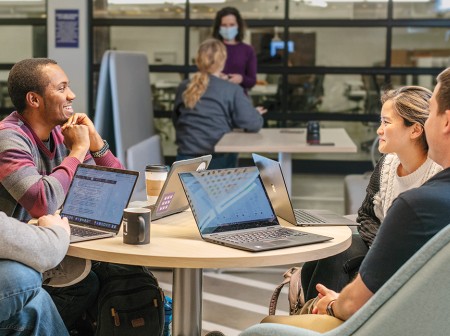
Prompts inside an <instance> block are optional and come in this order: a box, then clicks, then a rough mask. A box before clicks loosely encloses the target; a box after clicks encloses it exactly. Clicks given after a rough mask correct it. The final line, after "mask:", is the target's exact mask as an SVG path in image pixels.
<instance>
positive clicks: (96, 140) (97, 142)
mask: <svg viewBox="0 0 450 336" xmlns="http://www.w3.org/2000/svg"><path fill="white" fill-rule="evenodd" d="M74 125H83V126H86V127H87V129H88V131H89V142H90V144H89V147H88V148H89V150H90V151H91V152H97V151H98V150H100V149H101V148H102V147H103V145H104V143H103V139H102V137H101V136H100V134H98V132H97V130H96V129H95V126H94V123H93V122H92V121H91V119H89V117H88V116H87V115H86V114H84V113H74V114H73V115H72V116H71V117H70V118H69V119H68V120H67V122H66V123H65V124H64V125H63V126H62V127H61V130H62V131H63V132H64V131H65V130H66V129H67V128H69V127H70V126H74Z"/></svg>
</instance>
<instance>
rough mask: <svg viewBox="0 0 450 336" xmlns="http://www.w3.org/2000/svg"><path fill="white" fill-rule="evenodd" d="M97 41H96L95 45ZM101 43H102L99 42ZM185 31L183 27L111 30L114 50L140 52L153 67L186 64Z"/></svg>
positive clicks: (115, 28)
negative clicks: (145, 55)
mask: <svg viewBox="0 0 450 336" xmlns="http://www.w3.org/2000/svg"><path fill="white" fill-rule="evenodd" d="M96 42H97V41H95V40H94V45H95V43H96ZM98 42H99V43H101V41H98ZM183 46H184V29H183V28H182V27H122V26H114V27H111V28H110V46H109V49H113V50H127V51H140V52H143V53H145V54H147V57H148V62H149V63H150V64H153V65H181V64H184V47H183Z"/></svg>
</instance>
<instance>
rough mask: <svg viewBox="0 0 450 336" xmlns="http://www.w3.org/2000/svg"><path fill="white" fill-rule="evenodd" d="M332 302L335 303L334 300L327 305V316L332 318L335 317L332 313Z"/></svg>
mask: <svg viewBox="0 0 450 336" xmlns="http://www.w3.org/2000/svg"><path fill="white" fill-rule="evenodd" d="M334 302H336V299H334V300H331V301H330V302H328V305H327V314H328V315H330V316H333V317H335V316H334V311H333V303H334Z"/></svg>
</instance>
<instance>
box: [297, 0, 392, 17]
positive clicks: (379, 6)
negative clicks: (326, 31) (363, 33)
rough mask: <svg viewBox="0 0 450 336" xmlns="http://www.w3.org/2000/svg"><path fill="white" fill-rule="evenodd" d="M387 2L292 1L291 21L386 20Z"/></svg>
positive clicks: (354, 0) (355, 0)
mask: <svg viewBox="0 0 450 336" xmlns="http://www.w3.org/2000/svg"><path fill="white" fill-rule="evenodd" d="M386 17H387V1H376V2H368V1H362V0H361V1H357V0H353V1H350V0H349V1H343V0H341V1H336V0H306V1H300V0H290V1H289V18H290V19H358V20H362V19H385V18H386Z"/></svg>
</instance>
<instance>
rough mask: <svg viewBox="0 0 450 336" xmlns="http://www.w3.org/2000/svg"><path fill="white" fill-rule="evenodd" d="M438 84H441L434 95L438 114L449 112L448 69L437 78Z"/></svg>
mask: <svg viewBox="0 0 450 336" xmlns="http://www.w3.org/2000/svg"><path fill="white" fill-rule="evenodd" d="M437 82H438V84H441V86H440V88H439V91H438V92H437V94H436V100H437V103H438V113H439V114H441V113H444V112H445V111H446V110H450V68H447V69H445V70H444V71H442V72H441V73H440V74H439V75H438V76H437Z"/></svg>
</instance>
